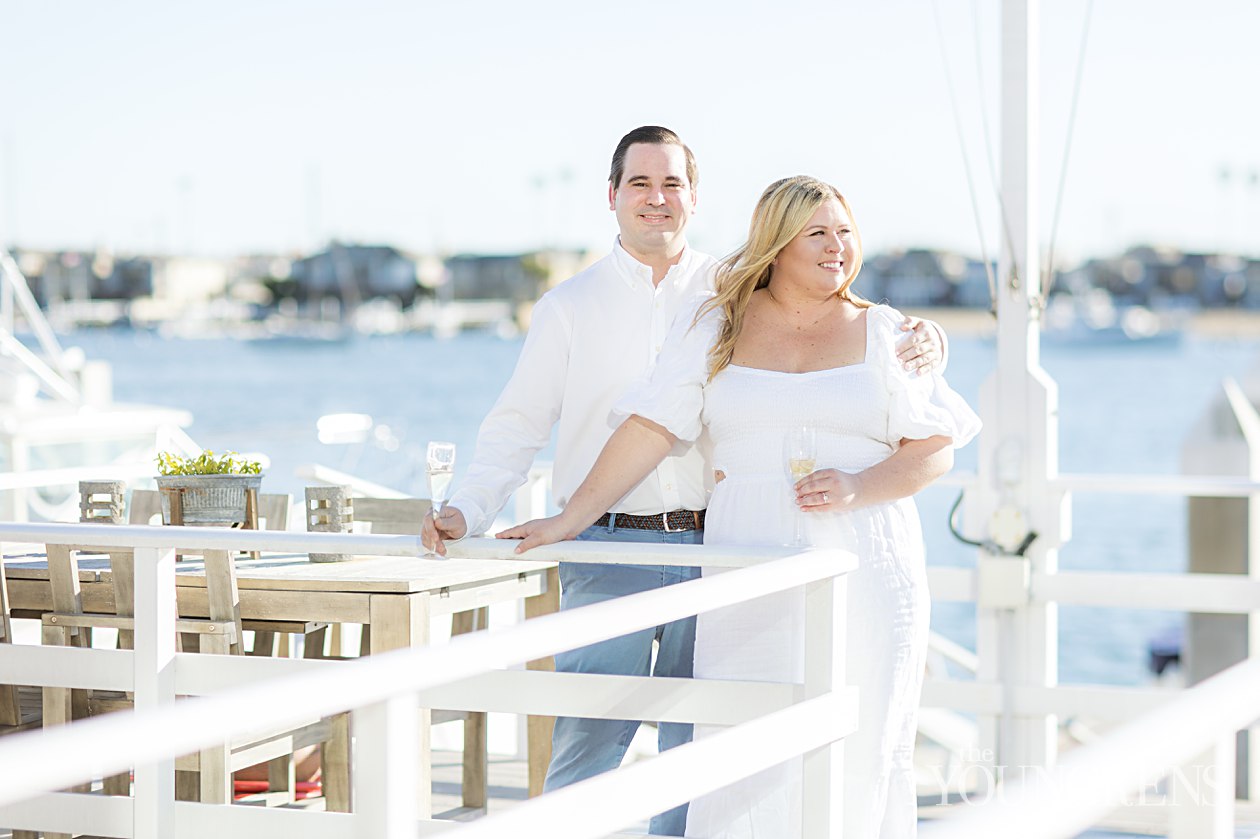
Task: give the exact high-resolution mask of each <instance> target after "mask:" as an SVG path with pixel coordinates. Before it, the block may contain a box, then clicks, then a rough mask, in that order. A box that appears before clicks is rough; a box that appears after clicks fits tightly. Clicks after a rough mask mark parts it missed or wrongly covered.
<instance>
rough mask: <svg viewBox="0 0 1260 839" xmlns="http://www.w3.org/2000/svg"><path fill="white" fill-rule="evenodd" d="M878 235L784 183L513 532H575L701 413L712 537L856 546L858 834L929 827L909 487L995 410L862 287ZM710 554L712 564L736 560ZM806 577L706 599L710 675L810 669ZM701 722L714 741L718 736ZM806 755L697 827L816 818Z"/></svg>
mask: <svg viewBox="0 0 1260 839" xmlns="http://www.w3.org/2000/svg"><path fill="white" fill-rule="evenodd" d="M861 262H862V253H861V242H860V239H859V237H858V233H857V228H856V227H855V226H854V224H853V217H852V213H851V212H850V210H849V206H848V203H847V202H846V201H845V199H844V197H843V196H842V195H841V194H840V192H839V191H838V190H837V189H836V188H835V187H833V186H830V185H828V184H825V183H823V182H821V181H818V180H816V179H814V178H809V177H795V178H788V179H785V180H782V181H778V182H776V183H774V184H771V185H770V187H768V188H767V189H766V191H765V192H764V193H763V194H762V196H761V199H760V200H759V201H758V203H757V208H756V210H755V211H754V214H753V220H752V225H751V228H750V231H749V236H748V241H747V242H746V243H745V244H744V246H743V247H741V248H740V249H739V250H738V251H736V252H735V253H734V254H733V255H731V256H730V257H728V258H727V259H726V260H724V261H723V262H722V263H721V265H720V267H719V270H718V277H717V284H716V288H717V293H716V296H714V297H712V298H710V299H708V300H703V301H698V302H697V307H696V312H695V315H694V316H693V317H691V318H688V319H686V320H685V322H684V320H683V319H681V318H680V322H679V323H678V324H676V325H675V328H674V332H673V334H672V335H671V337H670V340H669V343H668V344H667V345H666V347H665V349H664V350H663V351H662V352H661V355H660V359H659V361H658V363H657V367H656V369H655V370H654V371H653V373H652V377H651V380H650V381H649V382H646V383H644V384H643V385H642V386H641V387H639V388H636V389H635V390H634V391H633V392H632V393H630V394H628V395H627V397H626V398H625V399H624V400H623V401H622V402H621V403H620V404H619V405H618V411H621V412H624V413H625V414H628V415H630V417H629V419H628V420H626V422H624V423H623V424H622V425H621V426H620V428H619V429H618V430H617V432H616V433H615V434H614V435H613V437H612V438H611V439H610V440H609V442H608V445H607V446H606V447H605V448H604V451H603V452H602V453H601V455H600V457H599V460H598V461H597V462H596V464H595V466H594V467H593V468H592V470H591V473H590V475H588V477H587V479H586V481H585V482H584V483H583V484H582V486H581V487H580V488H579V489H578V491H577V492H576V493H574V495H573V497H572V499H571V500H570V501H569V503H568V505H567V506H566V507H565V510H564V512H563V513H561V514H560V515H558V516H555V517H553V518H551V519H542V520H538V521H533V522H528V523H526V524H524V525H521V526H519V527H516V528H512V529H511V530H508V531H506V532H504V533H502V534H499V535H500V536H501V537H503V538H523V539H524V541H523V542H522V544H521V546H520V547H519V548H518V550H520V551H523V550H527V549H528V548H530V547H532V546H534V545H538V544H546V543H549V542H554V541H558V540H560V539H566V538H571V537H572V536H573V535H575V534H576V533H578V532H579V531H581V530H582V529H583V528H584V527H586V526H587V525H588V524H590V522H591V521H593V520H594V519H595V518H596V517H597V516H599V515H600V514H601V513H602V512H603V511H604V510H607V509H609V508H610V506H611V505H612V504H613V503H614V502H616V501H617V499H618V498H620V497H621V495H622V494H624V493H625V492H626V491H628V490H629V489H630V488H631V487H632V486H634V485H635V484H636V483H637V482H638V481H640V480H641V479H642V478H643V477H644V476H645V475H646V474H647V473H648V472H649V471H650V470H651V469H652V468H653V467H654V466H655V464H656V463H658V462H659V461H660V459H661V458H663V457H664V456H665V454H666V453H667V452H668V451H669V450H670V448H671V447H672V446H673V445H675V443H677V442H678V441H680V440H681V441H692V440H695V439H696V438H697V437H698V436H699V434H700V432H701V428H702V426H703V427H705V428H707V430H708V432H709V435H710V438H711V441H712V444H713V463H714V467H715V478H716V481H717V483H716V486H715V489H714V493H713V497H712V499H711V500H710V502H709V512H708V518H707V521H706V523H705V539H704V541H705V544H707V545H721V544H735V545H782V544H787V543H789V542H791V541H792V540H793V532H794V530H795V529H796V526H797V525H798V524H801V522H799V521H798V518H797V517H800V519H801V520H803V525H802V527H803V535H804V538H805V542H806V543H808V544H810V545H825V546H834V545H841V546H845V547H849V548H851V549H854V550H855V551H856V552H857V555H858V557H859V567H858V569H857V570H856V571H854V572H853V573H852V574H851V575H850V577H849V583H848V586H849V588H848V592H849V594H848V614H849V618H850V619H849V622H848V623H849V631H848V640H847V652H848V665H847V673H848V675H849V681H850V682H851V683H854V684H856V685H857V686H858V687H859V689H860V702H859V705H860V711H859V721H858V730H857V731H856V732H855V733H854V734H853V735H852V736H850V737H849V738H848V739H847V740H846V741H845V746H846V748H845V805H844V819H845V829H844V835H845V836H846V837H875V836H879V837H884V839H889V838H890V837H905V836H912V835H913V834H914V832H915V785H914V773H913V765H912V756H913V749H914V736H915V716H916V710H917V707H918V701H919V692H920V688H921V685H922V678H923V664H924V656H925V654H926V648H927V634H928V590H927V580H926V572H925V567H924V557H923V544H922V536H921V533H920V530H919V522H918V516H917V513H916V512H915V508H914V503H913V501H911V500H910V496H911V495H913V494H914V493H916V492H918V491H919V490H920V489H922V488H923V487H925V486H927V485H928V484H929V483H931V482H932V481H933V480H935V479H936V478H937V477H939V476H940V475H941V474H943V473H944V472H946V471H948V469H949V468H950V467H951V466H952V464H953V452H952V449H953V447H956V446H961V445H963V444H965V443H966V442H967V441H968V440H970V439H971V438H972V437H973V436H975V434H976V433H977V431H978V430H979V425H980V423H979V420H978V419H977V418H976V416H975V414H974V413H973V412H972V411H971V409H970V408H968V407H967V405H966V403H965V402H964V401H963V400H962V399H961V398H960V397H959V396H958V395H957V394H955V393H954V392H953V391H951V390H950V389H949V387H948V386H947V385H946V384H945V382H944V381H943V380H942V379H941V378H940V377H939V376H935V375H932V376H922V377H914V376H912V375H911V374H909V373H907V372H906V371H904V370H903V369H902V368H901V367H900V366H899V365H898V363H897V359H896V350H895V344H896V339H897V336H898V324H899V323H900V322H901V315H900V314H899V313H897V312H896V311H895V310H893V309H890V308H888V307H887V306H874V305H872V304H870V303H868V302H867V301H865V300H862V299H861V298H860V297H858V296H857V295H856V294H854V293H853V292H852V291H851V290H850V287H851V285H852V283H853V280H854V278H855V277H856V276H857V273H858V270H859V269H860V268H861ZM802 425H804V426H809V427H811V428H812V429H814V433H815V435H816V438H817V458H816V462H817V466H818V467H820V468H817V469H816V471H814V472H812V473H811V474H809V475H807V476H806V477H804V478H802V479H801V480H799V481H797V482H796V483H795V484H792V483H791V482H790V480H789V479H788V478H787V476H786V471H785V470H786V465H785V463H784V458H785V449H784V445H783V440H784V438H785V436H786V434H787V431H788V429H789V428H791V427H799V426H802ZM719 572H720V571H719V569H705V571H704V573H705V574H709V573H719ZM803 635H804V594H803V592H801V591H794V592H786V593H783V594H779V595H774V596H771V597H766V598H759V599H758V600H755V601H753V602H751V603H747V604H741V605H739V606H734V607H730V608H727V609H722V610H718V611H714V612H710V613H705V614H702V615H700V616H699V618H698V620H697V627H696V661H695V675H696V677H697V678H716V679H742V680H763V681H777V682H800V681H802V679H803V675H804V638H803ZM705 733H706V732H705V729H704V727H699V726H698V727H697V729H696V736H697V738H699V737H703V736H704V735H705ZM800 766H801V764H800V760H799V759H797V760H795V761H790V762H789V763H787V764H784V765H783V766H779V767H774V768H772V769H769V770H767V771H765V772H762V773H759V774H758V775H756V776H754V777H752V778H749V779H746V780H744V781H741V782H739V783H737V784H734V785H732V786H731V787H727V788H725V789H723V790H719V791H717V792H716V793H713V794H710V795H706V796H703V797H701V798H700V799H697V800H696V801H694V802H692V804H691V808H690V811H689V814H688V819H687V835H689V836H690V835H695V836H713V837H718V836H720V837H758V838H759V839H760V837H795V836H799V835H800V829H801V828H800V823H801V822H800V806H801V804H800V802H801V797H800V786H801V784H800V772H801V769H800Z"/></svg>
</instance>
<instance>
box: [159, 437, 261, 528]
mask: <svg viewBox="0 0 1260 839" xmlns="http://www.w3.org/2000/svg"><path fill="white" fill-rule="evenodd" d="M157 466H158V476H157V485H158V490H160V491H161V494H162V522H163V523H164V524H171V500H172V498H174V497H178V498H179V500H180V507H181V509H182V513H183V515H182V517H180V520H179V521H178V523H180V524H188V525H225V524H226V525H231V526H237V527H239V526H249V527H257V516H258V510H257V504H258V488H259V487H260V486H261V485H262V464H261V463H259V462H258V461H256V460H247V459H245V458H242V457H241V456H240V455H238V454H237V453H236V452H227V453H226V454H223V455H216V454H215V453H214V452H212V451H209V450H207V451H204V452H202V453H201V454H200V455H197V456H196V457H182V456H180V455H176V454H171V453H170V452H161V453H159V454H158V456H157Z"/></svg>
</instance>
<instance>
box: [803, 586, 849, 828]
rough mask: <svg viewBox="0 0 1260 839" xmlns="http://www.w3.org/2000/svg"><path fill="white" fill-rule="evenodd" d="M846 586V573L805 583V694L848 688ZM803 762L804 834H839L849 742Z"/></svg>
mask: <svg viewBox="0 0 1260 839" xmlns="http://www.w3.org/2000/svg"><path fill="white" fill-rule="evenodd" d="M846 590H847V581H846V579H845V576H844V575H843V574H841V575H839V576H836V577H832V578H830V579H826V580H819V581H818V582H814V583H810V584H808V585H807V586H805V696H804V697H803V698H805V699H812V698H813V697H815V696H821V695H823V694H827V693H833V692H835V691H837V690H843V689H844V684H845V683H844V679H845V674H844V669H845V645H846V643H847V633H846V618H847V616H846V606H845V595H846ZM858 701H859V703H860V702H861V701H862V699H861V697H859V698H858ZM802 763H803V767H804V769H803V775H804V777H803V779H802V781H803V788H802V790H801V806H802V807H803V810H804V812H803V813H802V814H801V827H802V835H803V836H804V839H824V838H826V839H839V837H840V836H841V834H842V832H843V830H844V805H845V802H844V741H843V740H837V741H836V742H834V743H831V744H830V745H827V746H823V747H822V748H820V749H815V750H813V751H812V752H807V753H806V754H805V756H804V760H803V761H802Z"/></svg>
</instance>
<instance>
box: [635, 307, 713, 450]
mask: <svg viewBox="0 0 1260 839" xmlns="http://www.w3.org/2000/svg"><path fill="white" fill-rule="evenodd" d="M711 298H712V295H711V294H703V295H697V296H696V297H695V298H694V299H693V300H692V301H691V302H690V303H689V304H688V305H686V306H684V307H683V308H682V310H681V311H680V312H679V314H678V317H677V318H676V319H675V320H674V324H673V326H672V327H671V329H670V333H669V337H668V338H667V339H666V340H665V344H664V346H663V347H662V348H661V353H660V355H659V356H658V357H657V360H656V364H655V366H654V367H653V368H652V370H651V371H650V372H649V374H648V376H647V377H646V378H645V379H643V380H641V381H640V382H638V383H637V384H636V385H635V386H634V387H632V388H630V390H629V391H627V392H626V395H625V396H623V397H622V398H621V399H619V400H618V401H617V403H616V405H615V406H614V407H613V412H614V413H615V414H617V415H619V416H621V417H623V418H625V417H629V416H631V415H634V414H637V415H638V416H641V417H644V418H645V419H649V420H651V421H652V422H655V423H657V424H659V425H662V426H664V427H665V428H666V429H667V430H668V431H669V432H670V433H671V434H673V435H674V436H675V437H677V438H678V439H679V440H682V441H685V442H688V443H690V442H694V441H695V440H696V439H697V438H698V437H699V436H700V432H701V414H702V412H703V409H704V386H705V383H706V381H707V380H708V371H709V349H710V348H711V347H712V346H713V343H714V341H715V340H716V338H717V336H718V332H719V331H720V328H721V323H722V318H721V313H720V312H718V311H714V310H709V311H707V312H705V313H704V314H703V316H702V317H700V318H699V320H697V315H698V314H699V312H700V309H701V307H702V306H703V305H704V304H705V303H706V302H707V301H708V300H709V299H711Z"/></svg>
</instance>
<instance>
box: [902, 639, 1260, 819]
mask: <svg viewBox="0 0 1260 839" xmlns="http://www.w3.org/2000/svg"><path fill="white" fill-rule="evenodd" d="M1258 717H1260V661H1256V660H1251V661H1245V662H1242V663H1241V664H1236V665H1234V666H1233V667H1231V668H1230V669H1229V670H1226V671H1224V672H1223V673H1220V674H1218V675H1216V676H1214V677H1212V678H1211V679H1208V680H1206V681H1204V682H1203V683H1202V684H1200V685H1198V686H1196V687H1193V688H1191V689H1189V690H1186V691H1183V692H1181V693H1180V694H1178V695H1177V697H1176V698H1175V699H1172V700H1170V701H1169V702H1167V703H1166V704H1164V705H1163V706H1161V707H1160V708H1159V709H1158V710H1155V711H1152V712H1150V713H1148V714H1145V715H1143V716H1142V717H1140V718H1138V719H1136V720H1134V721H1132V722H1129V723H1127V724H1125V725H1123V726H1121V727H1119V728H1117V729H1116V730H1115V731H1113V732H1111V733H1110V734H1108V735H1107V736H1106V737H1104V738H1103V739H1101V740H1099V741H1098V742H1096V743H1093V744H1090V745H1087V746H1081V747H1079V748H1077V749H1075V750H1073V751H1072V752H1070V753H1069V754H1068V755H1067V756H1066V757H1064V758H1063V760H1062V761H1060V762H1059V764H1058V765H1057V766H1055V767H1053V768H1052V769H1045V768H1044V767H1037V768H1036V769H1037V770H1039V771H1031V772H1021V773H1020V774H1019V776H1018V777H1015V778H1013V779H1012V781H1013V782H1008V783H1006V784H1004V785H1003V786H1002V787H1001V788H1000V790H997V789H995V790H991V791H990V793H991V794H990V795H988V796H986V798H985V800H984V802H983V803H981V804H979V805H978V806H974V807H964V808H961V810H960V811H958V812H955V813H954V814H953V815H952V816H951V817H948V818H947V819H945V820H944V821H942V822H940V823H937V824H934V825H926V826H924V828H923V829H922V830H921V831H920V834H919V835H920V836H921V837H922V839H1009V838H1010V837H1012V836H1018V837H1020V839H1061V837H1068V836H1075V835H1077V834H1078V833H1079V832H1080V831H1082V830H1085V829H1086V828H1088V827H1090V826H1091V825H1093V824H1095V823H1097V822H1098V821H1099V820H1100V819H1102V818H1103V817H1105V816H1106V815H1108V814H1109V813H1111V812H1112V811H1114V810H1115V809H1117V808H1118V807H1121V806H1123V805H1125V804H1126V803H1127V802H1131V801H1133V800H1134V799H1135V798H1136V797H1138V796H1140V795H1141V794H1143V793H1144V792H1145V791H1146V790H1147V789H1148V788H1149V787H1150V786H1151V785H1152V784H1153V783H1154V782H1156V781H1159V780H1161V779H1163V778H1167V779H1168V784H1167V797H1168V799H1169V805H1170V818H1169V826H1168V827H1169V832H1168V835H1169V836H1170V839H1183V838H1184V839H1233V837H1234V835H1235V830H1234V761H1235V733H1236V732H1237V731H1239V730H1241V729H1243V728H1245V727H1247V726H1248V725H1250V724H1251V723H1252V722H1253V721H1255V720H1256V719H1257V718H1258ZM1028 768H1029V769H1032V767H1028Z"/></svg>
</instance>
